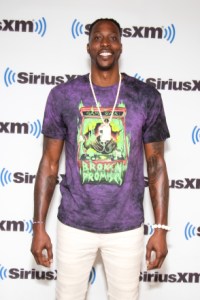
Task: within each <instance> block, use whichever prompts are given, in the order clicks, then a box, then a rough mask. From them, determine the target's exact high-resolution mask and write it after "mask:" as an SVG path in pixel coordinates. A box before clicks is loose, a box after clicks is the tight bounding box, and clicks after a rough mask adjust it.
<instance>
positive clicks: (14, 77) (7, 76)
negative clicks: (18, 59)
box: [4, 67, 77, 87]
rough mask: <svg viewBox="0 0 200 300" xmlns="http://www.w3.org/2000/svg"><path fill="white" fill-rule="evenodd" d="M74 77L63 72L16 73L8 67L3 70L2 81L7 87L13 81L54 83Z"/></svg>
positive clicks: (74, 76) (21, 82)
mask: <svg viewBox="0 0 200 300" xmlns="http://www.w3.org/2000/svg"><path fill="white" fill-rule="evenodd" d="M76 77H77V75H68V74H65V75H63V76H54V75H53V76H52V75H46V74H45V73H41V74H34V73H32V72H30V73H27V72H19V73H16V72H15V71H13V70H12V69H10V68H9V67H8V68H6V70H5V72H4V83H5V85H6V86H7V87H9V86H11V85H12V84H14V83H20V84H47V85H56V84H59V83H63V82H66V81H69V80H71V79H74V78H76Z"/></svg>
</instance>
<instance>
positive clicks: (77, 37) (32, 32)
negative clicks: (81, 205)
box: [0, 0, 200, 300]
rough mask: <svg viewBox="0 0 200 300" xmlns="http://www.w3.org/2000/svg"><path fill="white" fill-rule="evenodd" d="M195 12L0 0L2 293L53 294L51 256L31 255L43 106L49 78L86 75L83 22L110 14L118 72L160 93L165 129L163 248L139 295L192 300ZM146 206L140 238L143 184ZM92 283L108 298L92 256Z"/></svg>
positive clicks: (183, 4)
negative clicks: (116, 35)
mask: <svg viewBox="0 0 200 300" xmlns="http://www.w3.org/2000/svg"><path fill="white" fill-rule="evenodd" d="M199 11H200V2H199V1H198V0H190V1H186V0H182V1H181V0H176V1H172V0H168V1H166V0H154V1H148V0H141V1H136V0H132V1H130V0H126V1H119V0H115V1H114V0H112V1H105V0H101V1H100V2H99V1H91V0H85V1H78V0H73V1H67V0H56V1H52V0H40V1H38V0H29V1H26V0H6V1H5V0H0V41H1V42H0V49H1V50H0V51H1V62H0V103H1V105H0V139H1V147H0V205H1V207H0V299H2V300H12V299H15V300H26V299H29V300H36V299H37V300H43V299H48V300H55V282H56V261H55V260H54V263H53V265H52V268H51V269H50V270H48V269H45V268H41V267H40V266H37V265H36V264H35V262H34V260H33V257H32V255H31V253H30V244H31V239H32V223H31V220H32V212H33V184H34V176H35V174H36V171H37V167H38V163H39V159H40V157H41V151H42V135H41V133H40V130H41V123H42V118H43V111H44V106H45V102H46V98H47V95H48V93H49V91H50V89H51V88H52V87H53V86H54V85H55V84H57V83H58V82H60V81H67V80H68V79H69V78H70V77H71V76H73V75H78V74H84V73H87V72H89V57H88V54H87V52H86V44H87V40H88V36H87V34H86V33H85V32H86V31H87V25H88V24H90V23H91V22H92V21H93V20H95V19H96V18H99V17H113V18H115V19H116V20H118V21H119V23H120V24H121V26H122V28H123V39H122V42H123V53H122V57H121V71H123V72H126V73H128V74H129V75H132V76H135V77H137V78H139V79H140V80H143V81H147V82H149V83H150V84H153V85H154V86H156V87H157V88H158V89H159V91H160V92H161V93H162V97H163V102H164V106H165V111H166V115H167V120H168V125H169V128H170V132H171V138H170V139H169V140H168V141H167V145H166V162H167V166H168V173H169V180H170V208H169V224H170V226H171V227H172V230H171V232H170V233H169V234H168V243H169V254H168V257H167V259H166V261H165V264H164V266H163V267H162V269H160V270H159V271H157V270H156V271H152V272H148V273H147V272H146V269H145V264H144V263H143V266H142V268H141V278H140V279H141V285H140V297H139V300H147V299H149V300H153V299H154V300H155V299H160V298H162V299H163V300H168V299H170V298H171V299H175V298H177V299H182V300H188V299H192V300H199V291H200V290H199V284H200V260H199V249H200V243H199V242H200V221H199V211H200V202H199V201H200V171H199V169H200V161H199V151H200V150H199V149H200V96H199V95H200V93H199V92H200V78H199V70H200V61H199V53H200V35H199V28H200V19H199ZM63 166H64V164H63V160H62V161H61V166H60V172H59V174H62V173H63V170H64V168H63ZM59 180H60V176H59ZM59 201H60V192H59V188H58V187H57V189H56V192H55V195H54V200H53V203H52V206H51V209H50V212H49V218H48V224H47V228H48V232H49V234H50V236H51V237H52V241H53V244H54V249H55V242H56V234H55V228H56V215H57V206H58V204H59ZM144 207H145V233H146V235H145V242H146V241H147V240H148V238H149V236H150V235H151V234H152V227H151V224H152V223H153V222H154V220H153V215H152V209H151V204H150V199H149V195H148V189H146V192H145V199H144ZM89 284H90V287H89V294H88V299H89V300H106V299H107V298H106V289H105V285H106V281H105V276H104V273H103V267H102V263H101V260H100V258H99V257H98V258H97V262H96V264H95V265H94V268H93V269H92V271H91V276H90V280H89ZM122 300H123V299H122Z"/></svg>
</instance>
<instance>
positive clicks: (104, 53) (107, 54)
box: [100, 52, 112, 57]
mask: <svg viewBox="0 0 200 300" xmlns="http://www.w3.org/2000/svg"><path fill="white" fill-rule="evenodd" d="M100 55H101V56H104V57H106V56H110V55H112V54H111V53H109V52H102V53H100Z"/></svg>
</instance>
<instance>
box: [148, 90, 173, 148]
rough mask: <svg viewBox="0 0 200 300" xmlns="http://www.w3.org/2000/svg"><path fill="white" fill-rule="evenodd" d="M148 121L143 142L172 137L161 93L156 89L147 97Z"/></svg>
mask: <svg viewBox="0 0 200 300" xmlns="http://www.w3.org/2000/svg"><path fill="white" fill-rule="evenodd" d="M147 98H148V100H147V106H146V109H147V112H146V121H145V124H144V126H143V142H144V143H152V142H159V141H164V140H166V139H167V138H169V137H170V133H169V129H168V126H167V121H166V116H165V112H164V107H163V102H162V98H161V95H160V93H159V92H158V91H156V90H154V91H153V92H151V93H150V95H149V96H148V97H147Z"/></svg>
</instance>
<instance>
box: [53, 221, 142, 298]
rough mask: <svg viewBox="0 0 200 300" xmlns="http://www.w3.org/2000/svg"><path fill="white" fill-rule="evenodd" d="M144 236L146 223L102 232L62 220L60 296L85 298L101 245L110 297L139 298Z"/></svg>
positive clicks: (59, 225)
mask: <svg viewBox="0 0 200 300" xmlns="http://www.w3.org/2000/svg"><path fill="white" fill-rule="evenodd" d="M143 238H144V228H143V226H141V227H140V228H138V229H134V230H130V231H125V232H119V233H109V234H99V233H92V232H88V231H83V230H79V229H75V228H72V227H69V226H66V225H64V224H62V223H61V222H59V221H58V229H57V270H58V277H57V286H56V300H84V299H85V297H86V294H87V289H88V281H89V275H90V271H91V269H92V266H93V263H94V261H95V258H96V255H97V251H98V249H99V250H100V253H101V256H102V260H103V264H104V267H105V273H106V279H107V285H108V299H110V300H137V299H138V286H139V274H140V265H141V260H142V254H143ZM96 280H98V278H97V279H96ZM94 300H95V299H94Z"/></svg>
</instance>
